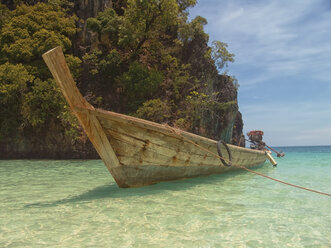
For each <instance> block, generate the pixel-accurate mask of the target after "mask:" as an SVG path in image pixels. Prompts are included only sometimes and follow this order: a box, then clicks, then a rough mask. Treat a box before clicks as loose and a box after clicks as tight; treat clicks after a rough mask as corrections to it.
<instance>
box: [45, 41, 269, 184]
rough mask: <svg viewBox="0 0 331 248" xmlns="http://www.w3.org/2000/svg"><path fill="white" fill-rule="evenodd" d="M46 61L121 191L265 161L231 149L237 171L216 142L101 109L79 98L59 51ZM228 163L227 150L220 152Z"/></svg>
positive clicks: (257, 153)
mask: <svg viewBox="0 0 331 248" xmlns="http://www.w3.org/2000/svg"><path fill="white" fill-rule="evenodd" d="M43 58H44V60H45V62H46V64H47V65H48V67H49V69H50V70H51V72H52V74H53V76H54V78H55V79H56V81H57V83H58V84H59V86H60V88H61V90H62V92H63V94H64V96H65V97H66V99H67V101H68V103H69V105H70V107H71V109H72V110H73V112H74V113H75V115H76V116H77V118H78V119H79V121H80V123H81V125H82V126H83V128H84V130H85V132H86V133H87V135H88V137H89V138H90V140H91V142H92V143H93V145H94V147H95V148H96V150H97V152H98V153H99V155H100V157H101V158H102V160H103V161H104V163H105V165H106V166H107V168H108V170H109V172H110V173H111V174H112V175H113V177H114V179H115V181H116V182H117V184H118V186H119V187H138V186H144V185H150V184H154V183H158V182H162V181H170V180H177V179H182V178H191V177H197V176H202V175H210V174H218V173H223V172H226V171H228V170H233V169H238V168H239V167H240V166H244V167H252V166H256V165H258V164H261V163H263V162H265V160H266V158H267V156H266V153H265V152H263V151H257V150H250V149H246V148H242V147H238V146H233V145H228V146H229V148H230V151H231V154H232V163H233V166H231V167H226V166H224V165H223V164H222V162H221V161H220V159H219V158H218V157H217V142H216V141H214V140H211V139H208V138H204V137H201V136H198V135H195V134H191V133H188V132H185V131H181V130H178V129H174V128H172V127H169V126H165V125H161V124H157V123H154V122H150V121H146V120H142V119H138V118H134V117H131V116H127V115H122V114H118V113H114V112H110V111H104V110H101V109H95V108H93V106H91V105H90V104H89V103H87V102H86V101H85V99H84V98H83V97H82V96H81V94H80V93H79V91H78V89H77V87H76V86H75V83H74V81H73V79H72V77H71V75H70V72H69V69H68V67H67V65H66V63H65V60H64V56H63V53H62V49H61V48H59V47H58V48H55V49H52V50H50V51H49V52H47V53H45V54H44V55H43ZM221 151H222V154H223V157H224V158H225V159H226V160H227V159H228V154H227V151H226V149H225V148H224V147H223V146H222V148H221Z"/></svg>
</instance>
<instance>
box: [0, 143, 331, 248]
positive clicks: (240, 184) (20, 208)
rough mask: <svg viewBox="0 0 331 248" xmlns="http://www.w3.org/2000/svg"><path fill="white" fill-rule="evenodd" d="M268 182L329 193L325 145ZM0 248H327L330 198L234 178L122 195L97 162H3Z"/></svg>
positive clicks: (291, 160) (330, 157)
mask: <svg viewBox="0 0 331 248" xmlns="http://www.w3.org/2000/svg"><path fill="white" fill-rule="evenodd" d="M283 150H284V151H285V152H286V157H284V158H281V159H278V162H279V164H278V167H277V168H273V167H272V166H271V165H270V164H268V163H266V164H265V165H264V166H263V167H259V168H257V169H256V170H257V171H258V172H261V173H264V174H266V175H268V176H272V177H276V178H278V179H282V180H285V181H288V182H291V183H295V184H299V185H302V186H306V187H310V188H314V189H316V190H320V191H325V192H328V193H331V147H292V148H283ZM0 189H1V190H0V247H331V197H327V196H323V195H318V194H314V193H311V192H305V191H302V190H300V189H296V188H291V187H289V186H285V185H282V184H279V183H276V182H273V181H270V180H268V179H265V178H262V177H259V176H256V175H253V174H251V173H248V172H243V171H237V172H229V173H227V174H223V175H213V176H209V177H203V178H194V179H188V180H182V181H175V182H167V183H160V184H156V185H153V186H149V187H143V188H134V189H120V188H118V187H117V186H116V184H115V182H114V180H113V179H112V177H111V176H110V174H109V173H108V171H107V169H106V167H105V166H104V165H103V163H102V161H99V160H89V161H77V160H69V161H68V160H66V161H48V160H42V161H40V160H16V161H0Z"/></svg>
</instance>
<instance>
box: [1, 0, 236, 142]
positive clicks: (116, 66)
mask: <svg viewBox="0 0 331 248" xmlns="http://www.w3.org/2000/svg"><path fill="white" fill-rule="evenodd" d="M3 2H5V3H6V1H3ZM8 2H11V1H8ZM14 2H15V3H17V4H16V5H13V4H11V5H10V4H7V6H8V7H10V8H11V9H12V10H9V9H8V8H7V7H6V5H3V4H1V5H0V13H1V18H0V29H1V34H0V125H1V126H0V139H1V140H2V141H3V140H4V141H5V142H9V141H11V140H15V139H26V138H29V139H32V140H34V143H39V144H41V145H42V144H46V142H51V143H59V144H60V145H61V146H64V147H68V146H72V147H75V145H76V146H77V142H78V143H82V139H83V140H84V135H83V134H82V132H81V130H80V127H79V125H78V123H77V122H76V120H75V118H73V116H72V114H71V113H70V111H69V110H68V107H67V105H66V103H65V101H64V99H63V97H62V96H61V94H60V92H59V90H58V89H57V87H56V86H55V84H54V82H53V79H52V77H51V75H50V73H49V72H48V70H47V68H46V66H45V64H44V63H43V61H42V59H41V55H42V54H43V53H44V52H46V51H47V50H49V49H51V48H53V47H55V46H62V48H63V49H64V51H65V53H66V57H67V61H68V63H69V66H70V68H71V71H72V72H73V74H74V77H75V79H76V81H77V84H78V87H79V88H80V90H81V92H82V93H83V95H84V96H85V97H86V98H87V99H88V100H89V101H90V102H91V103H92V104H94V105H95V106H97V107H102V108H105V109H109V110H113V111H117V112H121V113H125V114H130V115H134V116H137V117H140V118H145V119H149V120H152V121H156V122H161V123H168V124H170V125H174V126H177V127H180V128H182V129H186V130H188V131H191V132H194V133H198V134H201V135H205V136H207V137H211V138H213V139H219V138H223V139H225V140H226V141H227V142H231V137H232V127H233V123H234V122H235V118H236V116H237V112H238V106H237V102H236V99H237V92H236V86H235V81H234V79H233V78H231V77H229V76H227V75H225V74H223V75H219V71H221V70H223V69H224V67H226V66H227V64H228V62H233V57H234V55H233V54H231V53H229V52H228V51H227V44H225V43H223V42H220V41H214V42H213V43H212V46H211V47H209V46H208V41H209V37H208V35H207V34H206V33H205V32H204V25H205V24H206V23H207V21H206V19H204V18H203V17H200V16H198V17H196V18H194V19H193V20H191V21H189V20H188V8H189V7H192V6H194V5H195V2H196V1H195V0H139V1H138V0H125V1H119V0H118V1H107V2H108V4H109V8H106V9H104V11H102V12H99V13H97V14H95V15H94V14H93V13H91V14H90V15H88V16H90V18H86V16H85V17H82V16H79V13H80V11H78V10H77V8H78V7H77V6H78V5H79V4H81V3H80V1H74V4H73V5H72V4H70V1H51V0H49V1H46V2H45V1H14ZM97 2H98V1H97ZM26 4H27V5H26ZM29 4H30V5H29ZM80 7H81V6H80ZM75 13H78V17H77V16H76V14H75ZM80 17H81V18H80ZM82 18H85V20H84V19H82ZM59 134H60V135H59ZM1 140H0V142H1Z"/></svg>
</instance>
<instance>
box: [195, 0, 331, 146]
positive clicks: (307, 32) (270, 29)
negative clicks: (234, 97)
mask: <svg viewBox="0 0 331 248" xmlns="http://www.w3.org/2000/svg"><path fill="white" fill-rule="evenodd" d="M198 15H200V16H203V17H205V18H206V19H207V20H208V24H207V25H206V26H205V31H206V32H207V33H208V34H209V37H210V42H211V41H213V40H220V41H223V42H226V43H228V45H229V47H228V50H229V51H230V52H231V53H234V54H235V62H234V63H232V64H230V65H229V68H228V74H230V75H234V76H235V77H236V78H237V79H238V83H239V84H240V87H239V96H238V101H239V108H240V111H241V112H242V114H243V119H244V132H245V133H247V132H248V131H249V130H254V129H261V130H263V131H264V132H265V136H264V139H265V141H266V142H267V143H268V144H270V145H273V146H282V145H285V146H286V145H291V146H295V145H331V0H278V1H276V0H263V1H262V0H235V1H234V0H198V3H197V5H196V6H195V7H194V8H192V9H190V18H194V17H195V16H198Z"/></svg>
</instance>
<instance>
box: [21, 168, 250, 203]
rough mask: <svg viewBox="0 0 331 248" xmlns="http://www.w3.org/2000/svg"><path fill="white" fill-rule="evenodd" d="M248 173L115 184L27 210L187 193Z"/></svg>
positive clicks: (240, 172) (234, 172)
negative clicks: (124, 185) (136, 184)
mask: <svg viewBox="0 0 331 248" xmlns="http://www.w3.org/2000/svg"><path fill="white" fill-rule="evenodd" d="M244 173H247V172H245V171H230V172H227V173H225V174H220V175H210V176H204V177H197V178H191V179H185V180H178V181H172V182H162V183H158V184H154V185H151V186H146V187H141V188H119V187H118V186H117V185H116V184H115V183H113V184H109V185H103V186H99V187H96V188H94V189H91V190H89V191H87V192H84V193H82V194H79V195H75V196H70V197H67V198H64V199H60V200H57V201H46V202H37V203H32V204H27V205H25V206H24V207H25V208H34V207H36V208H38V207H55V206H58V205H64V204H70V203H80V202H81V203H84V202H91V201H94V200H99V199H107V198H126V197H137V196H142V197H143V196H148V195H154V194H161V193H164V192H167V191H185V190H187V189H190V188H192V187H196V186H198V185H201V184H214V183H216V182H218V181H222V182H223V183H226V181H227V180H230V179H231V180H235V179H234V178H235V177H236V176H239V175H241V174H244Z"/></svg>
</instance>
